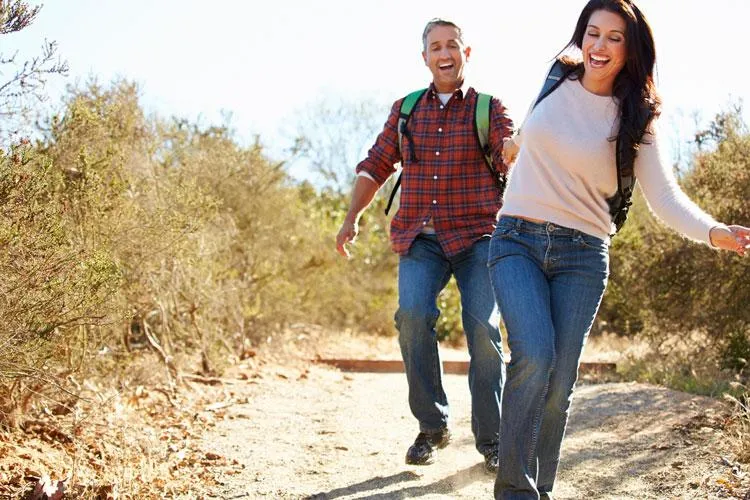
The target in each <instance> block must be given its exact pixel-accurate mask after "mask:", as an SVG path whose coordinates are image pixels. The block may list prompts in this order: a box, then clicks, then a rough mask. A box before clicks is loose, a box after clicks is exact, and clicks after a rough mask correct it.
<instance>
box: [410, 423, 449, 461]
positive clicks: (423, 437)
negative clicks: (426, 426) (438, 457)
mask: <svg viewBox="0 0 750 500" xmlns="http://www.w3.org/2000/svg"><path fill="white" fill-rule="evenodd" d="M450 441H451V433H450V431H449V430H448V429H447V428H445V429H443V430H441V431H437V432H430V433H426V432H420V433H419V434H418V435H417V439H415V440H414V444H413V445H411V446H409V449H408V450H407V451H406V463H407V464H410V465H429V464H431V463H432V462H434V461H435V448H438V449H441V448H445V447H446V446H448V443H450Z"/></svg>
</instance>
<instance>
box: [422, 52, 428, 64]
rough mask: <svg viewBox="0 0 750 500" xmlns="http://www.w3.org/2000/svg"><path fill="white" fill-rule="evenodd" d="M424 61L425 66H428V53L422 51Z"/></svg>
mask: <svg viewBox="0 0 750 500" xmlns="http://www.w3.org/2000/svg"><path fill="white" fill-rule="evenodd" d="M422 59H424V65H425V66H427V65H428V64H427V52H425V51H424V50H423V51H422Z"/></svg>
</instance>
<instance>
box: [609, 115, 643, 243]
mask: <svg viewBox="0 0 750 500" xmlns="http://www.w3.org/2000/svg"><path fill="white" fill-rule="evenodd" d="M643 120H644V121H643V122H642V123H641V124H640V127H639V131H638V134H639V135H638V137H637V140H636V141H635V142H634V143H633V144H632V145H631V146H630V150H628V148H627V146H626V145H625V144H624V141H623V140H622V138H621V136H620V134H619V133H618V134H617V142H616V144H615V164H616V165H617V191H616V192H615V194H614V195H613V196H612V197H611V198H607V204H608V205H609V214H610V215H611V216H612V222H613V223H614V225H615V233H614V234H612V235H611V236H614V235H615V234H617V232H618V231H619V230H620V229H621V228H622V226H623V224H625V220H627V218H628V212H629V211H630V206H631V205H632V204H633V200H632V198H633V192H634V191H635V185H636V182H637V179H636V178H635V172H634V168H635V158H636V156H637V155H638V145H639V144H640V142H641V141H642V140H643V136H644V134H645V133H646V126H647V125H648V123H649V121H650V120H651V113H650V112H648V113H644V115H643Z"/></svg>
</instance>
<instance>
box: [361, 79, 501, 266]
mask: <svg viewBox="0 0 750 500" xmlns="http://www.w3.org/2000/svg"><path fill="white" fill-rule="evenodd" d="M477 95H478V94H477V92H476V91H475V90H474V89H473V88H471V87H469V88H468V90H467V91H466V95H464V93H463V91H462V90H460V89H459V90H456V91H455V92H454V93H453V96H451V98H450V100H449V101H448V103H447V104H446V105H443V104H442V102H440V98H439V97H438V96H437V94H436V93H435V87H434V86H433V85H432V84H430V88H429V89H428V90H427V92H425V93H424V95H423V96H422V97H421V98H420V100H419V102H418V103H417V105H416V107H415V108H414V109H413V111H412V113H411V116H410V117H409V121H408V123H407V128H408V129H409V132H410V133H411V136H412V139H413V141H414V152H415V153H416V159H417V161H416V162H415V161H412V157H411V151H410V149H409V142H408V139H407V138H406V135H405V134H404V136H403V137H402V145H401V146H402V147H401V151H402V152H403V162H402V165H403V177H402V178H401V201H400V203H399V209H398V212H396V214H395V215H394V217H393V220H392V221H391V246H392V248H393V251H394V252H397V253H399V254H401V255H405V254H406V253H407V252H408V251H409V247H410V246H411V244H412V242H413V241H414V238H416V237H417V235H418V234H419V233H420V232H421V231H422V228H423V227H424V226H425V225H426V224H427V223H428V222H429V220H430V218H432V221H433V225H434V227H435V233H436V235H437V238H438V241H439V242H440V245H441V247H442V248H443V251H444V252H445V254H446V255H447V256H452V255H456V254H457V253H459V252H461V251H463V250H465V249H467V248H469V247H470V246H471V245H472V244H473V243H474V242H475V241H476V240H478V239H479V238H481V237H482V236H484V235H488V234H491V233H492V231H493V229H494V225H495V217H496V215H497V212H498V210H500V207H501V205H502V200H501V199H500V196H499V193H498V190H497V187H496V185H495V181H494V179H493V176H492V175H491V174H490V172H489V170H488V169H487V165H486V163H485V159H484V155H483V154H482V151H481V148H480V146H479V140H478V139H477V136H476V132H475V130H474V129H475V125H474V108H475V107H476V102H477ZM402 101H403V99H399V100H398V101H396V102H395V103H394V104H393V107H392V108H391V114H390V116H388V121H386V123H385V126H384V128H383V131H382V132H381V133H380V135H379V136H378V138H377V140H376V141H375V144H374V145H373V146H372V148H370V151H369V152H368V154H367V158H365V159H364V160H363V161H362V162H360V163H359V165H357V173H360V172H364V173H366V174H368V175H369V176H371V177H372V178H373V179H374V180H375V182H377V183H378V185H380V186H382V185H383V183H384V182H385V181H386V180H387V179H388V177H390V176H391V174H393V173H394V172H395V171H396V168H395V167H394V164H395V163H398V162H399V161H402V158H401V155H400V154H399V148H398V146H397V142H398V132H397V131H396V126H397V124H398V117H399V110H400V109H401V102H402ZM512 132H513V122H512V121H511V120H510V118H508V117H507V116H506V109H505V107H504V106H503V105H502V104H501V103H500V101H499V100H498V99H495V98H493V99H492V104H491V106H490V131H489V145H490V151H491V155H492V160H493V165H494V168H495V169H496V170H498V171H499V172H503V173H507V171H508V168H507V166H506V165H505V164H504V163H503V160H502V156H501V152H502V147H503V141H502V140H503V138H505V137H510V136H511V135H512Z"/></svg>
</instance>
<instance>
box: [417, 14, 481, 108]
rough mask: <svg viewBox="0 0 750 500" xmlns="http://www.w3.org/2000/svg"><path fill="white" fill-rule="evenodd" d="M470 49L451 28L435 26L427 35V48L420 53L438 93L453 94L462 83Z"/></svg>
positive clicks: (454, 29)
mask: <svg viewBox="0 0 750 500" xmlns="http://www.w3.org/2000/svg"><path fill="white" fill-rule="evenodd" d="M470 52H471V47H464V44H463V43H462V42H461V40H460V39H459V37H458V31H457V30H456V28H454V27H452V26H435V27H434V28H432V30H431V31H430V32H429V33H428V34H427V46H426V47H425V50H424V52H422V58H423V59H424V63H425V65H426V66H427V67H428V68H430V72H432V80H433V82H434V83H435V88H436V89H437V91H438V92H441V93H442V92H453V91H454V90H456V89H457V88H459V87H461V84H463V81H464V65H465V64H466V62H467V61H468V60H469V53H470Z"/></svg>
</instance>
